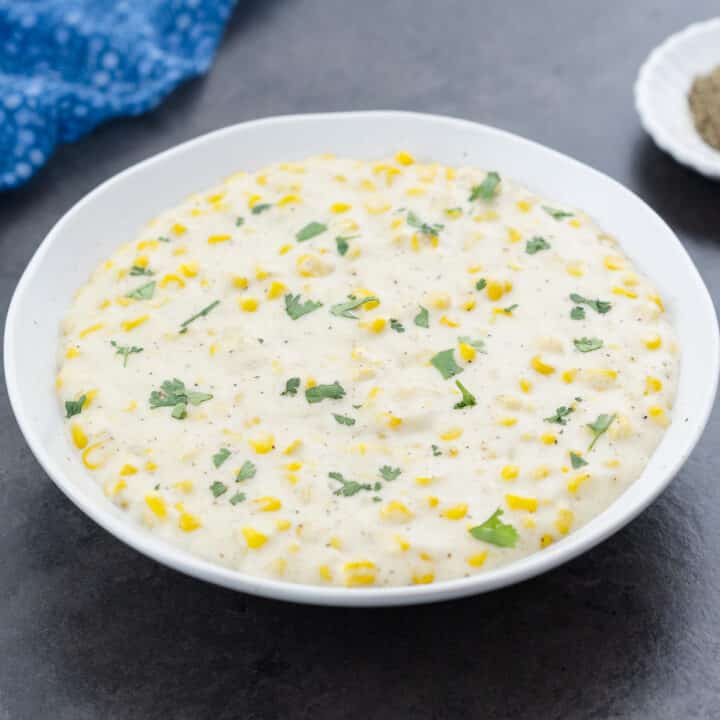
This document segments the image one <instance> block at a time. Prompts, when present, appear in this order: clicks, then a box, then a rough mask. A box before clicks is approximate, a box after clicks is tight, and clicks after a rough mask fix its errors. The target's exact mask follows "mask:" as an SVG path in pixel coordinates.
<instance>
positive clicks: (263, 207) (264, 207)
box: [251, 203, 272, 215]
mask: <svg viewBox="0 0 720 720" xmlns="http://www.w3.org/2000/svg"><path fill="white" fill-rule="evenodd" d="M271 207H272V205H271V204H270V203H260V204H259V205H254V206H253V209H252V211H251V212H252V214H253V215H259V214H260V213H264V212H265V211H266V210H269V209H270V208H271Z"/></svg>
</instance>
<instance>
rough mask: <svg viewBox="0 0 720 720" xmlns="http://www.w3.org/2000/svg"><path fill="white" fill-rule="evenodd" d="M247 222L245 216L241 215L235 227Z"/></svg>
mask: <svg viewBox="0 0 720 720" xmlns="http://www.w3.org/2000/svg"><path fill="white" fill-rule="evenodd" d="M244 224H245V218H244V217H239V218H238V219H237V220H235V227H242V226H243V225H244Z"/></svg>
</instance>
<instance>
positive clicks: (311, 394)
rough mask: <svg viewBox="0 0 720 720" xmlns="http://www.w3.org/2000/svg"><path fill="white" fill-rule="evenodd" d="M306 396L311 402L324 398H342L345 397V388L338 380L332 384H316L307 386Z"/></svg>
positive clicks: (317, 401)
mask: <svg viewBox="0 0 720 720" xmlns="http://www.w3.org/2000/svg"><path fill="white" fill-rule="evenodd" d="M305 397H306V399H307V401H308V402H309V403H311V404H313V403H319V402H321V401H322V400H340V399H342V398H343V397H345V388H344V387H343V386H342V385H341V384H340V383H339V382H338V381H337V380H336V381H335V382H334V383H333V384H332V385H315V386H314V387H311V388H307V390H305Z"/></svg>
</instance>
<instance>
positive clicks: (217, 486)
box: [210, 480, 228, 497]
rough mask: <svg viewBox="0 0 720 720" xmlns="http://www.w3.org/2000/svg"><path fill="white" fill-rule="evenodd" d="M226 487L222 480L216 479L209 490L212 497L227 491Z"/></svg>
mask: <svg viewBox="0 0 720 720" xmlns="http://www.w3.org/2000/svg"><path fill="white" fill-rule="evenodd" d="M227 489H228V488H227V485H226V484H225V483H224V482H220V481H219V480H216V481H215V482H214V483H213V484H212V485H211V486H210V492H211V493H212V494H213V497H220V496H221V495H223V494H224V493H226V492H227Z"/></svg>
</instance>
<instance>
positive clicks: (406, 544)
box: [395, 535, 410, 552]
mask: <svg viewBox="0 0 720 720" xmlns="http://www.w3.org/2000/svg"><path fill="white" fill-rule="evenodd" d="M395 542H397V544H398V545H399V546H400V550H401V551H402V552H407V551H408V550H409V549H410V543H409V542H408V541H407V540H406V539H405V538H404V537H402V535H396V536H395Z"/></svg>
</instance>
